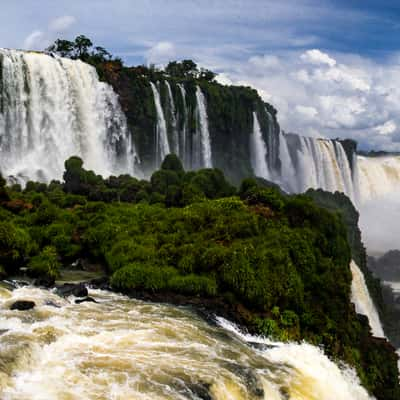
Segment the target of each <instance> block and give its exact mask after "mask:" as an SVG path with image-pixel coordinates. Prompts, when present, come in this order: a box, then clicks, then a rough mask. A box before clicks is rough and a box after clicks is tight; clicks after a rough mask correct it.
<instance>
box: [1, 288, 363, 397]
mask: <svg viewBox="0 0 400 400" xmlns="http://www.w3.org/2000/svg"><path fill="white" fill-rule="evenodd" d="M89 294H90V296H92V297H93V298H95V300H96V301H97V302H98V303H83V304H74V299H73V298H69V299H67V300H65V299H62V298H60V297H58V296H56V295H55V294H54V293H52V292H50V291H46V290H42V289H38V288H30V287H24V288H20V289H16V290H14V291H13V292H11V291H9V290H6V289H4V288H1V287H0V310H1V313H0V322H1V325H0V326H1V329H2V330H1V332H0V360H2V361H1V362H0V397H1V399H4V400H17V399H18V400H22V399H25V400H28V399H29V400H54V399H70V400H78V399H79V400H94V399H116V400H117V399H121V400H122V399H142V400H166V399H170V400H187V399H193V400H195V399H214V400H227V399H229V400H250V399H260V400H261V399H266V400H284V399H289V398H290V399H292V400H322V399H323V400H350V399H351V400H368V399H370V397H369V396H368V394H367V392H366V391H365V389H363V388H362V387H361V385H360V383H359V381H358V378H357V376H356V373H355V372H354V371H353V370H350V369H348V368H346V367H344V366H342V367H339V366H337V365H336V364H334V363H333V362H332V361H331V360H329V358H328V357H326V356H325V355H324V353H323V351H322V350H321V349H319V348H317V347H314V346H311V345H308V344H305V343H302V344H297V343H274V342H271V341H270V340H267V339H263V338H259V337H253V336H249V335H244V334H242V333H241V332H240V331H239V330H238V329H237V328H236V327H235V326H234V325H233V324H231V323H229V322H228V321H226V320H223V319H218V325H215V326H214V325H208V324H207V323H206V322H205V321H203V320H202V319H200V318H199V317H198V316H197V315H196V314H194V313H192V312H190V311H189V310H188V309H185V308H178V307H172V306H168V305H160V304H149V303H145V302H141V301H137V300H132V299H129V298H127V297H123V296H120V295H116V294H113V293H109V292H105V291H99V290H91V291H90V292H89ZM18 299H30V300H33V301H34V302H35V303H36V307H35V309H34V310H31V311H12V310H10V309H9V307H10V304H12V303H13V302H14V301H16V300H18ZM110 316H111V317H110ZM254 344H256V346H254ZM3 361H6V362H3Z"/></svg>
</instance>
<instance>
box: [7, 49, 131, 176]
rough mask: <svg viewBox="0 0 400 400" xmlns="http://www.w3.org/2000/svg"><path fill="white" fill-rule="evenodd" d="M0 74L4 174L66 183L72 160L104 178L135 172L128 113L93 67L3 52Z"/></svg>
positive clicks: (34, 55) (14, 52)
mask: <svg viewBox="0 0 400 400" xmlns="http://www.w3.org/2000/svg"><path fill="white" fill-rule="evenodd" d="M0 70H1V84H0V169H1V170H2V172H3V173H4V174H5V175H13V176H15V177H16V178H17V179H20V180H22V181H24V180H27V179H35V180H45V181H49V180H51V179H60V178H61V176H62V172H63V169H64V160H65V159H67V158H68V157H70V156H71V155H78V156H80V157H82V158H83V159H84V161H85V166H86V167H88V168H90V169H94V170H95V171H96V172H97V173H101V174H102V175H110V174H112V173H113V174H115V173H120V172H129V173H131V174H133V173H134V172H135V171H134V168H133V165H134V162H132V159H134V157H133V156H134V155H135V154H136V152H135V149H134V145H133V143H131V145H130V146H129V141H130V134H129V132H128V129H127V123H126V118H125V115H124V114H123V112H122V110H121V107H120V105H119V102H118V97H117V95H116V94H115V93H114V91H113V89H112V88H111V86H109V85H107V84H105V83H103V82H100V81H99V79H98V76H97V73H96V70H95V68H93V67H91V66H89V65H88V64H85V63H83V62H81V61H72V60H69V59H64V58H60V57H57V56H54V57H50V56H48V55H45V54H39V53H32V52H22V51H15V50H5V49H0ZM132 153H134V154H132Z"/></svg>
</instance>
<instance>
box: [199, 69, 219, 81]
mask: <svg viewBox="0 0 400 400" xmlns="http://www.w3.org/2000/svg"><path fill="white" fill-rule="evenodd" d="M216 76H217V74H216V73H215V72H212V71H210V70H209V69H205V68H201V70H200V74H199V78H200V79H204V80H206V81H208V82H211V81H212V80H214V78H215V77H216Z"/></svg>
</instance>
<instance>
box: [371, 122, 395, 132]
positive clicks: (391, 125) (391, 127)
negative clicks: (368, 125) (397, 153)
mask: <svg viewBox="0 0 400 400" xmlns="http://www.w3.org/2000/svg"><path fill="white" fill-rule="evenodd" d="M396 130H397V125H396V123H395V122H394V121H392V120H391V121H387V122H385V123H384V124H383V125H379V126H377V127H376V128H375V131H376V132H378V133H379V134H381V135H390V134H392V133H394V132H396Z"/></svg>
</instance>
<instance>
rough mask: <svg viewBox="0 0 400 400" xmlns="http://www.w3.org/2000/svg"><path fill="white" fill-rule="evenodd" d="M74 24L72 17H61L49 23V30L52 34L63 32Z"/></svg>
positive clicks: (74, 20)
mask: <svg viewBox="0 0 400 400" xmlns="http://www.w3.org/2000/svg"><path fill="white" fill-rule="evenodd" d="M75 22H76V18H75V17H73V16H72V15H63V16H62V17H58V18H55V19H53V20H52V21H50V24H49V30H51V31H54V32H65V31H66V30H68V29H69V28H70V27H71V26H72V25H74V24H75Z"/></svg>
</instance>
